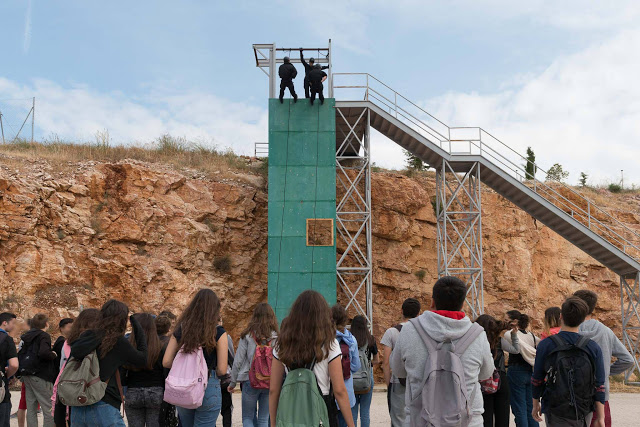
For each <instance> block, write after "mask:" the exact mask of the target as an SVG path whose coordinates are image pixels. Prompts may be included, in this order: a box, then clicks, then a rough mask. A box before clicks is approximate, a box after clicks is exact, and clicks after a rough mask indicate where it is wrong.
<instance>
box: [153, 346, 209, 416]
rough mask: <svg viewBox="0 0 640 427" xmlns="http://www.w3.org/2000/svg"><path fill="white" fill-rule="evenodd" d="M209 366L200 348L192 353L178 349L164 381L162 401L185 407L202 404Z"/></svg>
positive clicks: (192, 407) (189, 407)
mask: <svg viewBox="0 0 640 427" xmlns="http://www.w3.org/2000/svg"><path fill="white" fill-rule="evenodd" d="M208 381H209V368H207V361H206V360H205V358H204V353H203V352H202V348H198V350H197V351H194V352H192V353H185V352H183V351H182V349H180V351H178V354H176V357H175V359H173V365H171V370H170V371H169V376H167V379H166V380H165V383H164V401H165V402H167V403H169V404H171V405H175V406H179V407H181V408H185V409H196V408H199V407H200V406H202V400H203V399H204V392H205V390H206V389H207V383H208Z"/></svg>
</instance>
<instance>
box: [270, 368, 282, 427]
mask: <svg viewBox="0 0 640 427" xmlns="http://www.w3.org/2000/svg"><path fill="white" fill-rule="evenodd" d="M283 378H284V365H283V364H282V362H280V361H279V360H278V359H276V358H275V357H274V358H273V361H272V362H271V379H270V380H269V417H270V419H271V427H276V415H277V414H278V401H279V400H280V391H282V379H283Z"/></svg>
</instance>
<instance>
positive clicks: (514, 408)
mask: <svg viewBox="0 0 640 427" xmlns="http://www.w3.org/2000/svg"><path fill="white" fill-rule="evenodd" d="M505 321H506V322H508V323H509V325H510V327H511V328H513V329H512V330H511V332H510V333H506V334H504V336H503V337H502V340H501V343H502V347H503V348H504V350H506V351H507V352H508V353H509V362H508V365H509V368H508V369H507V380H508V383H509V391H510V396H509V400H510V402H511V412H513V415H514V417H515V420H516V426H518V427H538V426H539V424H538V422H537V421H536V420H534V419H533V416H532V415H531V412H532V411H533V388H532V386H531V375H532V374H533V364H534V362H535V359H536V348H537V347H538V343H539V342H540V339H539V338H538V337H536V336H535V335H534V334H533V332H530V331H527V328H528V327H529V316H527V315H526V314H523V313H520V312H519V311H518V310H511V311H508V312H507V314H506V318H505ZM509 345H511V346H510V347H509Z"/></svg>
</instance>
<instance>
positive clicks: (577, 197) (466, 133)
mask: <svg viewBox="0 0 640 427" xmlns="http://www.w3.org/2000/svg"><path fill="white" fill-rule="evenodd" d="M331 85H332V86H333V89H334V93H335V91H339V96H336V98H340V100H353V101H362V100H364V101H370V102H373V103H374V104H376V105H377V106H378V107H379V108H382V109H383V110H385V111H387V112H388V113H389V114H390V115H392V116H393V117H395V118H396V119H397V120H400V121H401V122H402V123H403V124H404V125H406V126H408V127H409V128H411V129H412V130H414V131H415V132H417V133H419V134H420V135H421V136H423V137H424V138H426V139H427V140H429V141H430V142H431V143H433V144H435V145H437V146H438V147H439V148H440V149H442V150H443V151H445V152H446V153H448V154H449V155H452V156H455V155H478V156H482V157H485V158H486V159H487V160H490V161H492V162H493V163H496V164H497V165H498V166H499V167H500V168H502V169H503V170H504V171H506V172H507V173H509V174H510V175H511V176H513V177H514V178H516V179H517V180H518V181H520V183H522V184H523V185H525V186H526V187H528V188H529V189H530V190H531V191H533V192H535V193H536V194H538V195H540V196H542V197H543V198H544V199H545V200H547V201H549V202H551V203H552V204H553V205H554V206H556V207H557V208H559V209H561V210H562V211H563V212H565V213H566V214H567V215H570V216H571V217H572V218H573V219H574V220H576V221H578V222H580V223H581V224H583V225H584V226H586V227H588V228H589V230H591V231H593V232H594V233H596V234H597V235H599V236H600V237H602V238H604V239H605V240H607V241H608V242H609V243H611V244H612V245H614V246H616V247H617V248H618V249H620V250H622V251H623V252H624V253H626V254H628V255H630V256H632V257H633V258H635V259H640V234H638V233H637V232H636V231H634V230H632V229H631V228H629V227H628V226H627V225H625V224H623V223H622V222H621V221H620V220H618V219H617V218H615V217H614V216H612V215H611V214H610V213H609V212H607V211H605V210H603V209H602V208H600V207H598V206H597V205H596V204H595V203H594V202H592V201H591V200H590V199H588V198H587V197H585V196H584V195H583V194H581V193H579V192H578V191H576V190H575V189H573V188H571V187H569V186H568V185H566V184H564V183H563V182H561V181H557V180H552V179H550V180H545V181H541V180H539V179H537V178H535V174H534V176H533V177H531V176H530V175H529V174H528V173H527V172H526V170H525V165H527V163H528V160H527V159H526V158H525V157H524V156H522V155H520V154H519V153H518V152H517V151H515V150H513V149H512V148H511V147H509V146H508V145H507V144H505V143H504V142H502V141H500V140H499V139H498V138H496V137H495V136H493V135H491V134H490V133H489V132H487V131H485V130H484V129H482V128H480V127H450V126H447V125H446V124H445V123H443V122H442V121H440V120H439V119H437V118H436V117H435V116H433V115H432V114H430V113H429V112H428V111H426V109H425V108H423V107H421V106H420V105H418V104H416V103H414V102H412V101H410V100H409V99H408V98H406V97H405V96H403V95H401V94H400V93H398V92H396V91H395V90H393V89H392V88H391V87H389V86H387V85H386V84H384V83H383V82H381V81H380V80H378V79H377V78H375V77H374V76H372V75H370V74H367V73H334V74H333V75H332V80H331ZM452 160H454V159H452ZM523 162H524V163H523ZM533 167H534V171H537V172H540V173H544V174H545V175H547V171H545V170H544V169H542V168H541V167H539V166H538V165H536V164H535V163H533ZM608 224H610V225H612V226H615V229H614V228H613V227H612V226H610V225H608ZM630 250H631V253H630V252H629V251H630Z"/></svg>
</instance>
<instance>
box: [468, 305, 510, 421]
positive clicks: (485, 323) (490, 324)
mask: <svg viewBox="0 0 640 427" xmlns="http://www.w3.org/2000/svg"><path fill="white" fill-rule="evenodd" d="M476 323H477V324H479V325H480V326H482V327H483V328H484V331H485V332H486V334H487V340H488V341H489V347H490V348H491V354H492V356H493V361H494V365H495V367H496V370H497V371H498V372H499V374H500V388H499V389H498V391H496V392H495V393H492V394H486V393H483V394H482V397H483V398H484V413H483V414H482V417H483V418H484V427H509V413H510V412H509V382H508V381H507V368H506V366H505V361H504V351H503V348H502V340H501V336H502V335H503V333H504V332H505V331H506V330H507V329H509V327H510V325H509V324H508V323H505V322H502V321H499V320H496V319H495V318H494V317H492V316H489V315H488V314H482V315H480V316H478V318H477V319H476ZM509 348H510V349H512V350H513V348H511V347H509Z"/></svg>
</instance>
